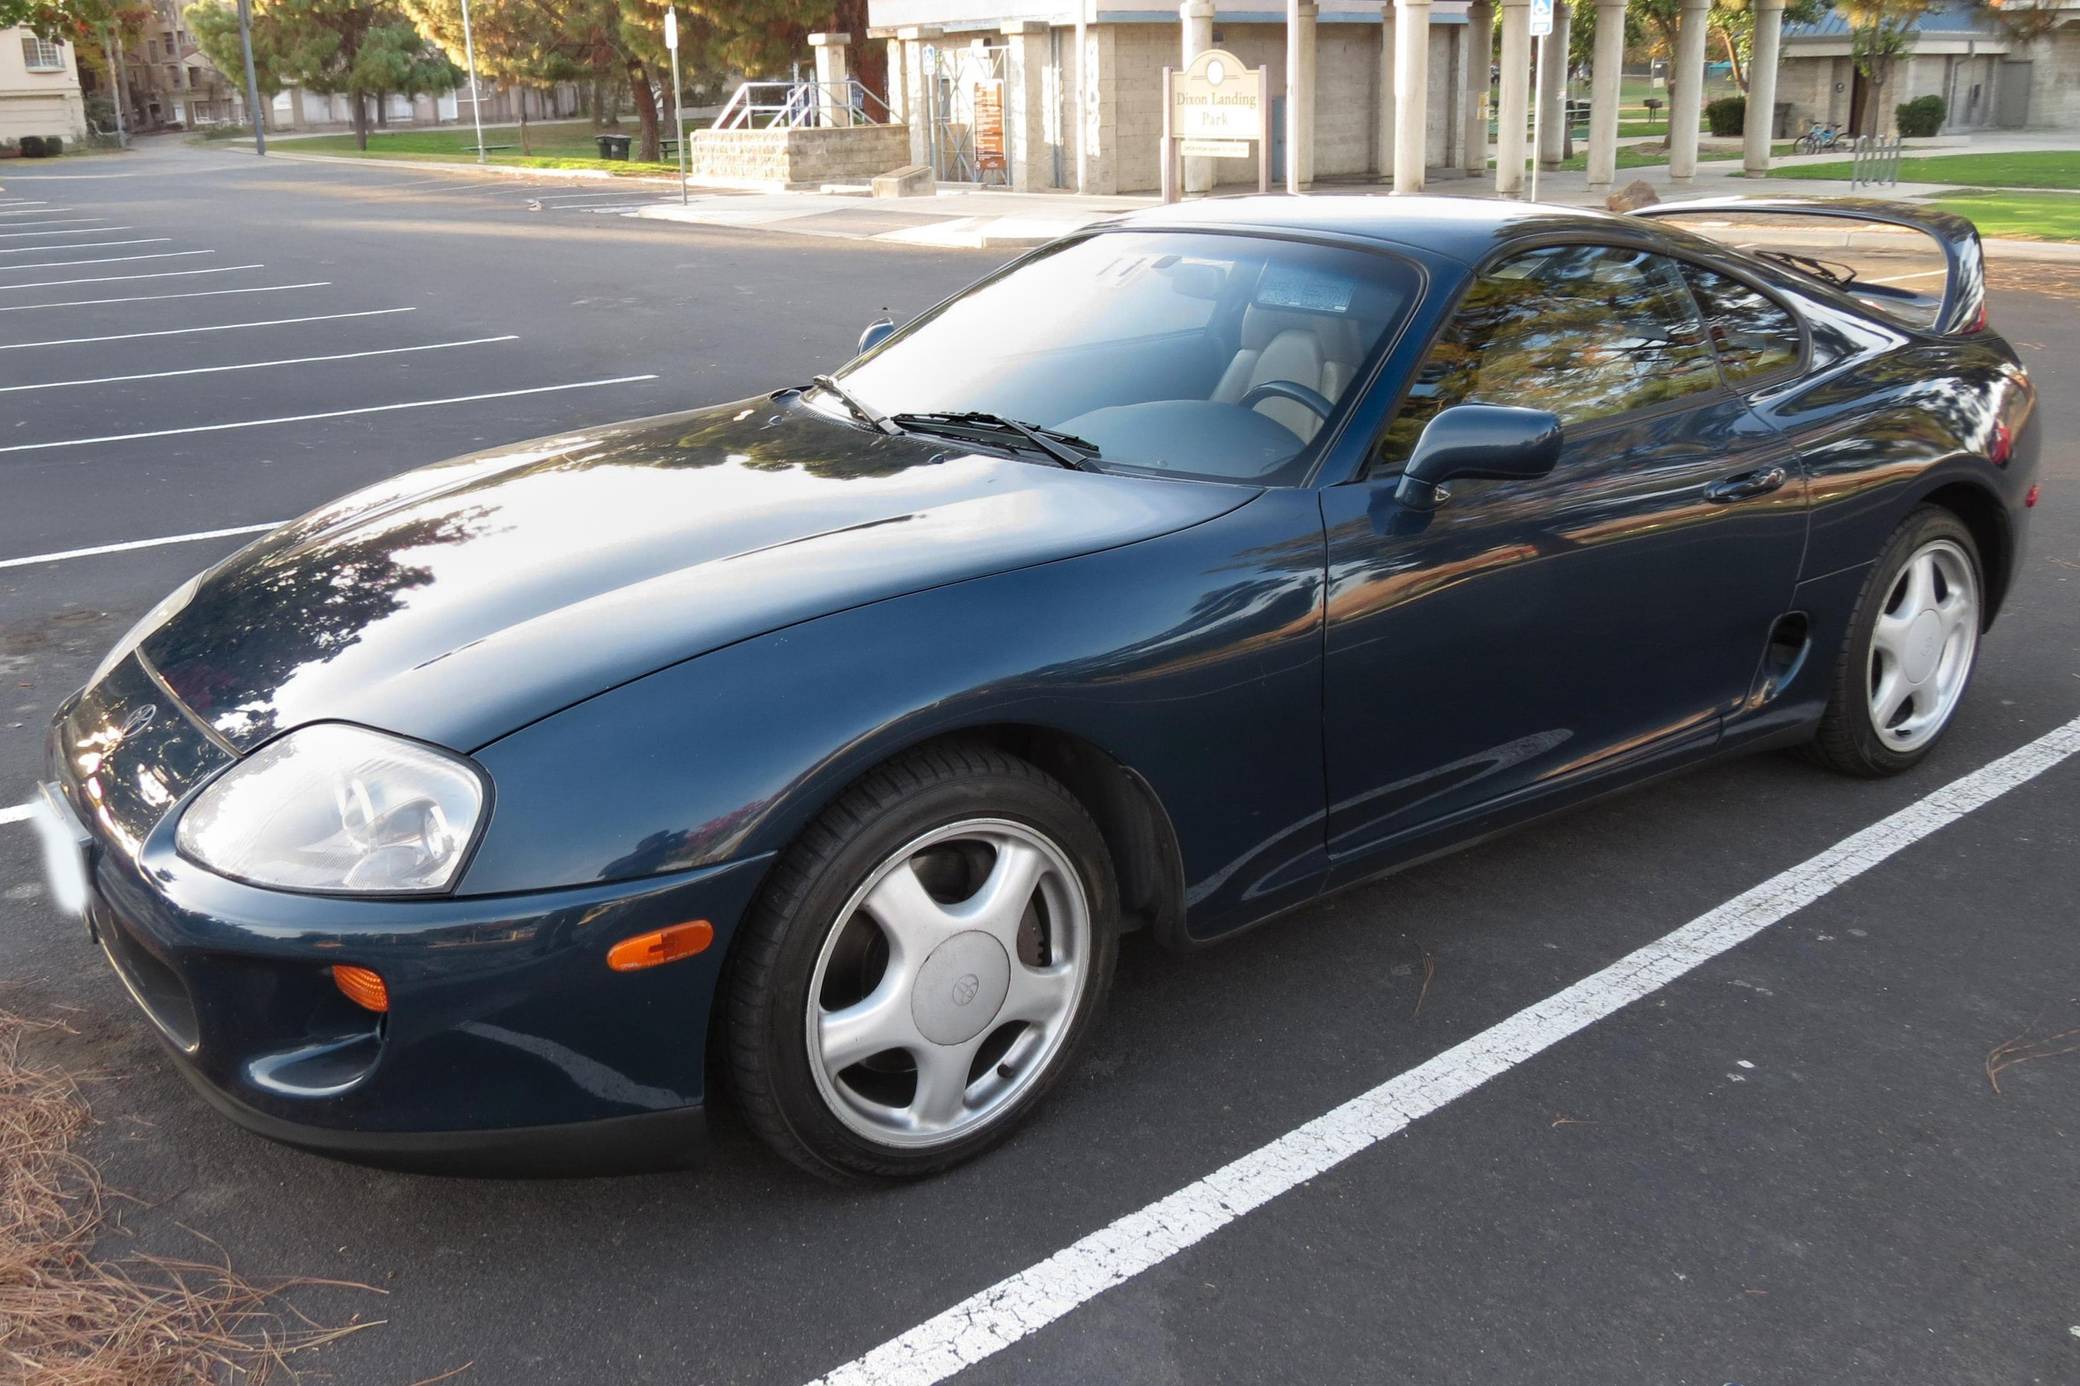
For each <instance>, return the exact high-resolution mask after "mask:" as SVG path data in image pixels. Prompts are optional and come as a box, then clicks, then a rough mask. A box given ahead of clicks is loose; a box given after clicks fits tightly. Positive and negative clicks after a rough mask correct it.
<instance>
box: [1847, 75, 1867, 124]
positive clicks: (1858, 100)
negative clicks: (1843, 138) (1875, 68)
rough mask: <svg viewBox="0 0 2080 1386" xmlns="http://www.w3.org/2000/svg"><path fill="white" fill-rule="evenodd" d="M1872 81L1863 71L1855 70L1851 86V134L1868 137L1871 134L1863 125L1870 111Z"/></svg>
mask: <svg viewBox="0 0 2080 1386" xmlns="http://www.w3.org/2000/svg"><path fill="white" fill-rule="evenodd" d="M1870 96H1871V79H1870V78H1868V77H1866V76H1864V75H1863V69H1862V68H1860V67H1859V68H1857V69H1855V75H1854V77H1852V78H1851V79H1850V84H1849V133H1850V134H1852V135H1868V134H1870V133H1871V132H1870V131H1869V130H1866V129H1865V128H1864V125H1863V118H1864V116H1865V114H1866V113H1867V112H1868V111H1869V110H1870V104H1871V102H1870Z"/></svg>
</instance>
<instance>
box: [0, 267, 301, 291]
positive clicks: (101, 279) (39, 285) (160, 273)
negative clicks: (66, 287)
mask: <svg viewBox="0 0 2080 1386" xmlns="http://www.w3.org/2000/svg"><path fill="white" fill-rule="evenodd" d="M39 268H41V266H39ZM266 268H267V266H265V265H212V266H211V267H210V268H208V269H192V270H157V271H154V272H153V273H151V274H96V275H90V276H88V277H86V278H84V279H39V280H37V281H36V282H35V283H33V284H0V293H7V292H9V291H11V290H14V289H55V288H57V287H58V286H60V285H62V284H113V283H115V282H116V281H117V280H120V279H177V278H179V277H180V276H182V275H184V274H229V273H231V272H232V271H233V270H249V269H266Z"/></svg>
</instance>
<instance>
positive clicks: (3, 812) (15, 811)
mask: <svg viewBox="0 0 2080 1386" xmlns="http://www.w3.org/2000/svg"><path fill="white" fill-rule="evenodd" d="M29 813H30V809H29V806H28V805H27V804H15V805H14V806H12V807H11V808H0V827H4V826H5V825H7V824H9V823H26V822H28V821H29Z"/></svg>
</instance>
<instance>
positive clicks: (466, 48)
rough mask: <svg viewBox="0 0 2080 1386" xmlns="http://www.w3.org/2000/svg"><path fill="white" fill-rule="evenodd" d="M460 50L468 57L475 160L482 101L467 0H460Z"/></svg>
mask: <svg viewBox="0 0 2080 1386" xmlns="http://www.w3.org/2000/svg"><path fill="white" fill-rule="evenodd" d="M462 51H463V54H464V56H466V57H467V58H468V59H469V118H470V121H471V122H472V123H473V124H474V125H475V126H476V131H477V162H478V163H480V164H481V163H483V162H485V158H484V103H483V102H482V101H480V100H478V99H477V41H476V39H475V38H474V37H473V36H472V35H471V33H470V28H469V0H462Z"/></svg>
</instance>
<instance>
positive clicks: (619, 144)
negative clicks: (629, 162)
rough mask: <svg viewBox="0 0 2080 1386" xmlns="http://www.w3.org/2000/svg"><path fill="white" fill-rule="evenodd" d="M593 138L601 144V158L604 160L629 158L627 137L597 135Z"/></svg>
mask: <svg viewBox="0 0 2080 1386" xmlns="http://www.w3.org/2000/svg"><path fill="white" fill-rule="evenodd" d="M593 138H594V139H595V140H597V141H598V142H599V156H600V157H601V158H602V159H622V160H626V159H627V158H628V140H629V137H628V136H627V135H595V136H593Z"/></svg>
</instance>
